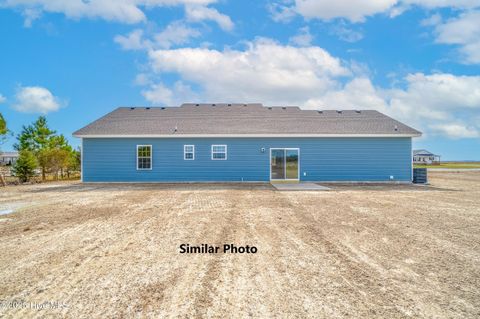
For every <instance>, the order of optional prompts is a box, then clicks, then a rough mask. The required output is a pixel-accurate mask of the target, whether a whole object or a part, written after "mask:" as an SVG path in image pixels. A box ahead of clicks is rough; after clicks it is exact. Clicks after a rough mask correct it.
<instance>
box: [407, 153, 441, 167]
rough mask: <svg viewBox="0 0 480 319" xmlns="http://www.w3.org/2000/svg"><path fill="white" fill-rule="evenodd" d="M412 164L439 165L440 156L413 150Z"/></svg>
mask: <svg viewBox="0 0 480 319" xmlns="http://www.w3.org/2000/svg"><path fill="white" fill-rule="evenodd" d="M413 163H414V164H440V155H435V154H433V153H431V152H429V151H427V150H413Z"/></svg>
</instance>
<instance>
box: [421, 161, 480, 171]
mask: <svg viewBox="0 0 480 319" xmlns="http://www.w3.org/2000/svg"><path fill="white" fill-rule="evenodd" d="M413 167H414V168H458V169H462V168H463V169H465V168H480V162H448V163H440V164H439V165H438V164H435V165H432V164H431V165H418V164H415V165H413Z"/></svg>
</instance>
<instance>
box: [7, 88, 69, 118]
mask: <svg viewBox="0 0 480 319" xmlns="http://www.w3.org/2000/svg"><path fill="white" fill-rule="evenodd" d="M15 99H16V101H15V103H14V104H13V108H14V109H15V110H17V111H19V112H24V113H42V114H46V113H48V112H53V111H57V110H58V109H59V108H60V107H61V106H62V105H63V104H65V103H63V102H62V101H61V100H60V99H59V98H58V97H56V96H54V95H53V94H52V93H51V92H50V91H49V90H48V89H46V88H44V87H41V86H25V87H19V88H18V89H17V92H16V94H15Z"/></svg>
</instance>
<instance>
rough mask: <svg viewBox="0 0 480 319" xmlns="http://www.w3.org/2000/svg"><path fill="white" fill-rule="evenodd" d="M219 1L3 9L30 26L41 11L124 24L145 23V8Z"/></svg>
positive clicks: (23, 2) (18, 2)
mask: <svg viewBox="0 0 480 319" xmlns="http://www.w3.org/2000/svg"><path fill="white" fill-rule="evenodd" d="M215 1H216V0H89V1H85V0H4V1H3V2H2V3H0V7H6V8H16V9H21V10H23V15H24V16H25V24H26V25H27V26H28V25H30V24H31V23H32V21H33V20H34V19H36V18H38V17H39V16H40V14H41V13H42V12H50V13H62V14H64V15H65V16H67V17H68V18H72V19H79V18H100V19H104V20H108V21H117V22H122V23H138V22H142V21H145V20H146V17H145V13H144V11H143V10H142V9H143V8H153V7H162V6H178V5H192V4H193V5H208V4H210V3H213V2H215Z"/></svg>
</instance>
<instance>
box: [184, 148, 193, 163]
mask: <svg viewBox="0 0 480 319" xmlns="http://www.w3.org/2000/svg"><path fill="white" fill-rule="evenodd" d="M188 146H191V147H192V151H191V152H187V151H186V148H187V147H188ZM187 153H192V155H193V156H192V158H187V157H186V155H187ZM183 160H184V161H194V160H195V145H183Z"/></svg>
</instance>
